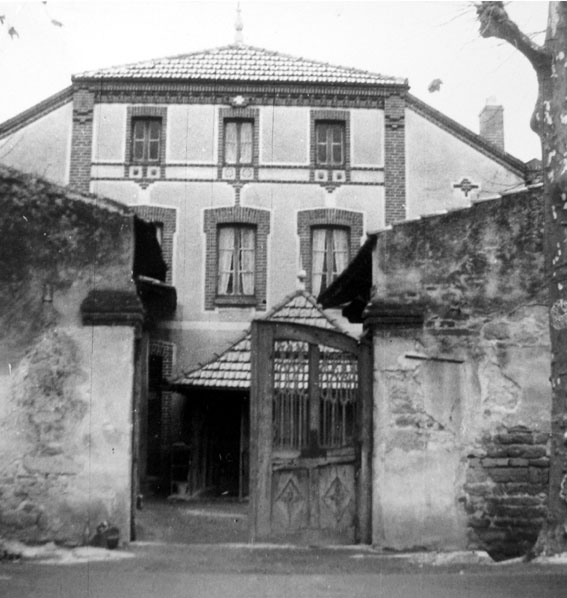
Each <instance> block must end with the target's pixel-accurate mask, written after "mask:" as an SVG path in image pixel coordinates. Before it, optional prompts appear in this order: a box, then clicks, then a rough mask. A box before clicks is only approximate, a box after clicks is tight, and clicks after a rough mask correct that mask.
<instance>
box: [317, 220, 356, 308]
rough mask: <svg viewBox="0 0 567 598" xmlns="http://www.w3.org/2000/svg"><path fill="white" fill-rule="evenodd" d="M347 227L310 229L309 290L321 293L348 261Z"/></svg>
mask: <svg viewBox="0 0 567 598" xmlns="http://www.w3.org/2000/svg"><path fill="white" fill-rule="evenodd" d="M349 246H350V240H349V231H348V229H347V228H338V227H317V228H315V227H314V228H313V229H312V231H311V250H312V257H311V292H312V293H313V295H315V296H316V297H317V296H318V295H319V294H321V293H322V292H323V291H324V290H325V289H326V288H327V287H328V286H329V285H330V284H331V283H332V282H333V280H335V278H337V276H338V275H339V274H340V273H341V272H342V271H343V270H344V269H345V268H346V266H347V264H348V262H349Z"/></svg>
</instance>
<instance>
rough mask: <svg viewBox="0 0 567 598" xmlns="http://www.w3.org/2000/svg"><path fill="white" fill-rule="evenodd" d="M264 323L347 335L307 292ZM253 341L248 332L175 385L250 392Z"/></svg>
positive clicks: (286, 301)
mask: <svg viewBox="0 0 567 598" xmlns="http://www.w3.org/2000/svg"><path fill="white" fill-rule="evenodd" d="M262 319H263V320H274V321H277V322H282V321H283V322H294V323H297V324H307V325H309V326H318V327H319V328H327V329H331V330H337V331H339V332H344V330H342V328H341V327H340V326H339V325H338V324H337V323H336V322H335V321H334V320H333V319H332V318H330V317H329V316H327V314H325V313H324V312H323V310H322V309H321V307H320V306H319V305H317V302H316V301H315V299H314V298H313V297H312V296H311V295H309V294H308V293H306V292H305V291H296V292H295V293H293V294H292V295H289V296H288V297H286V298H285V299H284V301H283V302H282V303H280V304H279V305H277V306H276V307H274V308H273V310H272V311H270V312H269V313H268V314H266V316H265V317H264V318H262ZM250 342H251V334H250V329H248V330H247V331H246V332H245V333H244V336H242V337H240V338H239V339H238V340H237V341H236V342H235V343H233V344H232V345H231V346H230V347H229V348H228V349H227V350H226V351H224V352H223V353H221V355H219V356H218V357H217V358H216V359H215V360H213V361H211V362H209V363H207V364H206V365H204V366H202V367H200V368H198V369H196V370H193V371H191V372H188V373H186V374H182V375H181V376H179V377H178V378H177V379H176V380H173V384H174V385H179V386H192V387H195V386H198V387H208V388H224V389H232V390H248V389H249V388H250Z"/></svg>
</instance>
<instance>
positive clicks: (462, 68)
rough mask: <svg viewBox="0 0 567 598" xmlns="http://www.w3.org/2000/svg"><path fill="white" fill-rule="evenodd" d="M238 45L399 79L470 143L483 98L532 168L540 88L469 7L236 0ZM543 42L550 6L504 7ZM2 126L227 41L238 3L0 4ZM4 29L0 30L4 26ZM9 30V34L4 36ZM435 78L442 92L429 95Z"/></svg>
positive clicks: (83, 0)
mask: <svg viewBox="0 0 567 598" xmlns="http://www.w3.org/2000/svg"><path fill="white" fill-rule="evenodd" d="M240 4H241V10H242V19H243V23H244V31H243V33H244V43H246V44H250V45H253V46H259V47H263V48H267V49H269V50H275V51H279V52H284V53H286V54H291V55H295V56H303V57H305V58H310V59H314V60H322V61H325V62H330V63H333V64H338V65H344V66H352V67H357V68H362V69H366V70H370V71H373V72H378V73H383V74H386V75H393V76H398V77H406V78H407V79H408V80H409V84H410V88H411V93H413V94H414V95H416V96H417V97H419V98H420V99H422V100H423V101H425V102H427V103H428V104H430V105H431V106H433V107H434V108H436V109H438V110H440V111H441V112H443V113H445V114H446V115H447V116H450V117H451V118H454V119H455V120H457V121H458V122H460V123H461V124H463V125H465V126H467V127H469V128H470V129H471V130H473V131H475V132H478V114H479V112H480V110H481V109H482V107H483V106H484V105H485V103H486V100H487V98H490V97H495V98H496V99H497V101H498V103H500V104H502V105H503V106H504V118H505V144H506V150H507V151H508V152H510V153H511V154H513V155H515V156H516V157H518V158H520V159H522V160H529V159H531V158H534V157H539V156H540V154H541V150H540V143H539V139H538V138H537V137H536V135H535V134H534V133H533V132H532V131H531V130H530V127H529V120H530V116H531V113H532V111H533V107H534V104H535V99H536V95H537V83H536V78H535V74H534V72H533V69H532V67H531V66H530V65H529V63H528V62H527V60H526V59H525V58H524V57H523V56H521V55H520V54H519V53H518V52H517V51H515V50H514V49H513V48H512V47H511V46H509V45H508V44H506V43H504V42H502V41H499V40H495V39H484V38H482V37H481V36H480V35H479V33H478V23H477V21H476V15H475V9H474V4H473V3H472V2H458V1H451V2H448V1H446V2H427V1H424V2H415V1H402V2H400V1H399V0H398V1H397V2H380V1H377V0H342V1H330V0H285V1H282V0H256V1H253V0H241V3H240ZM506 5H507V10H508V12H509V14H510V16H511V17H512V18H513V19H514V20H515V21H516V22H517V23H518V25H519V26H520V27H521V28H522V30H523V31H524V32H525V33H528V34H530V35H533V36H534V39H536V40H537V41H542V39H543V32H544V30H545V25H546V20H547V2H519V1H514V2H507V3H506ZM0 16H4V17H5V19H4V23H3V25H0V86H1V87H0V89H1V90H2V91H1V93H0V123H1V122H3V121H4V120H6V119H7V118H10V117H12V116H14V115H16V114H18V113H19V112H21V111H22V110H25V109H26V108H29V107H30V106H32V105H34V104H35V103H37V102H39V101H41V100H43V99H45V98H46V97H48V96H49V95H51V94H53V93H56V92H57V91H59V90H61V89H63V88H64V87H67V86H68V85H69V84H70V83H71V75H72V74H73V73H79V72H82V71H85V70H91V69H97V68H101V67H106V66H111V65H116V64H123V63H128V62H137V61H140V60H147V59H151V58H159V57H163V56H172V55H178V54H184V53H189V52H194V51H199V50H205V49H208V48H214V47H217V46H223V45H226V44H229V43H233V41H234V22H235V16H236V1H230V2H227V1H224V0H206V1H204V0H159V1H154V0H128V1H126V0H112V1H102V0H73V1H71V2H70V1H67V2H55V1H53V2H52V1H48V2H42V1H41V0H28V1H24V2H21V1H20V2H0ZM0 20H2V19H0ZM11 27H13V28H14V29H15V31H16V32H17V35H18V36H16V35H13V36H10V35H9V34H8V31H9V29H10V28H11ZM434 79H441V80H442V81H443V83H442V85H441V88H440V90H439V91H438V92H433V93H431V92H429V91H428V86H429V83H431V81H433V80H434Z"/></svg>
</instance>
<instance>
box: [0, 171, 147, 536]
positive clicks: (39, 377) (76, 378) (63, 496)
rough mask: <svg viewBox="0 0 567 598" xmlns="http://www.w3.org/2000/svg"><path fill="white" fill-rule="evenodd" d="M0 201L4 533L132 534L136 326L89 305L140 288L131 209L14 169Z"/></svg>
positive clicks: (0, 512) (0, 178)
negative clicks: (101, 319) (97, 292)
mask: <svg viewBox="0 0 567 598" xmlns="http://www.w3.org/2000/svg"><path fill="white" fill-rule="evenodd" d="M0 204H1V206H0V207H1V209H2V212H3V215H4V218H3V220H2V221H1V222H0V235H1V237H2V239H3V251H2V253H1V255H0V330H1V331H2V334H1V336H0V454H1V455H2V459H1V460H0V537H2V536H4V537H11V538H18V539H21V540H27V541H46V540H56V541H60V542H68V543H72V544H77V543H82V542H84V541H87V540H88V539H89V538H90V537H91V536H92V535H93V534H94V533H95V528H96V526H97V525H98V524H99V523H100V522H101V521H103V520H107V521H109V522H111V523H112V524H114V525H117V526H118V527H119V528H120V532H121V538H122V540H124V539H126V540H127V539H128V538H129V532H130V501H131V490H130V487H131V461H132V457H131V450H132V439H131V424H132V400H133V371H134V335H135V330H134V328H133V327H131V326H120V325H118V326H83V324H82V322H81V313H80V306H81V302H82V301H83V299H84V298H85V297H86V296H87V294H88V293H89V291H91V290H92V289H94V288H112V289H117V290H118V289H120V290H132V289H133V283H132V281H131V271H132V264H133V251H134V247H133V242H134V239H133V217H132V215H131V214H130V213H129V212H128V211H126V210H125V209H124V208H121V207H117V206H114V205H113V204H112V203H109V202H106V201H105V200H103V199H95V198H89V197H81V196H77V195H71V194H69V193H68V192H67V191H65V190H63V189H61V188H59V187H56V186H54V185H51V184H48V183H46V182H45V181H42V180H38V179H34V178H32V177H29V176H25V175H21V174H19V173H16V172H14V171H9V170H6V169H2V170H0ZM46 285H47V286H46ZM51 292H52V300H51V301H49V300H48V301H45V300H44V299H45V295H46V293H47V295H48V297H47V298H49V295H50V293H51Z"/></svg>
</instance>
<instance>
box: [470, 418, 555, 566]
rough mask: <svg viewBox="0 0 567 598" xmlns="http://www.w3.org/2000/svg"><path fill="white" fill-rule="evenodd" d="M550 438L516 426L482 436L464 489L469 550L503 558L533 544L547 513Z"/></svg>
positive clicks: (472, 455) (526, 550) (520, 551)
mask: <svg viewBox="0 0 567 598" xmlns="http://www.w3.org/2000/svg"><path fill="white" fill-rule="evenodd" d="M548 438H549V434H547V433H543V432H535V431H531V430H529V429H528V428H527V427H525V426H516V427H512V428H508V429H506V430H504V431H502V432H498V433H494V434H491V435H489V436H487V437H485V439H484V443H483V447H482V448H481V449H480V450H478V451H475V452H474V454H471V455H469V457H468V462H467V466H468V467H467V471H466V484H465V486H464V490H465V509H466V512H467V516H468V526H469V539H470V547H471V548H478V549H483V550H487V551H488V552H489V553H490V554H491V555H492V556H493V558H496V559H503V558H508V557H513V556H518V555H521V554H525V553H526V552H528V551H529V549H530V548H531V547H532V546H533V545H534V543H535V541H536V540H537V536H538V533H539V531H540V529H541V526H542V524H543V522H544V518H545V515H546V507H545V502H546V497H547V487H548V482H549V457H548V455H547V441H548Z"/></svg>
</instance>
